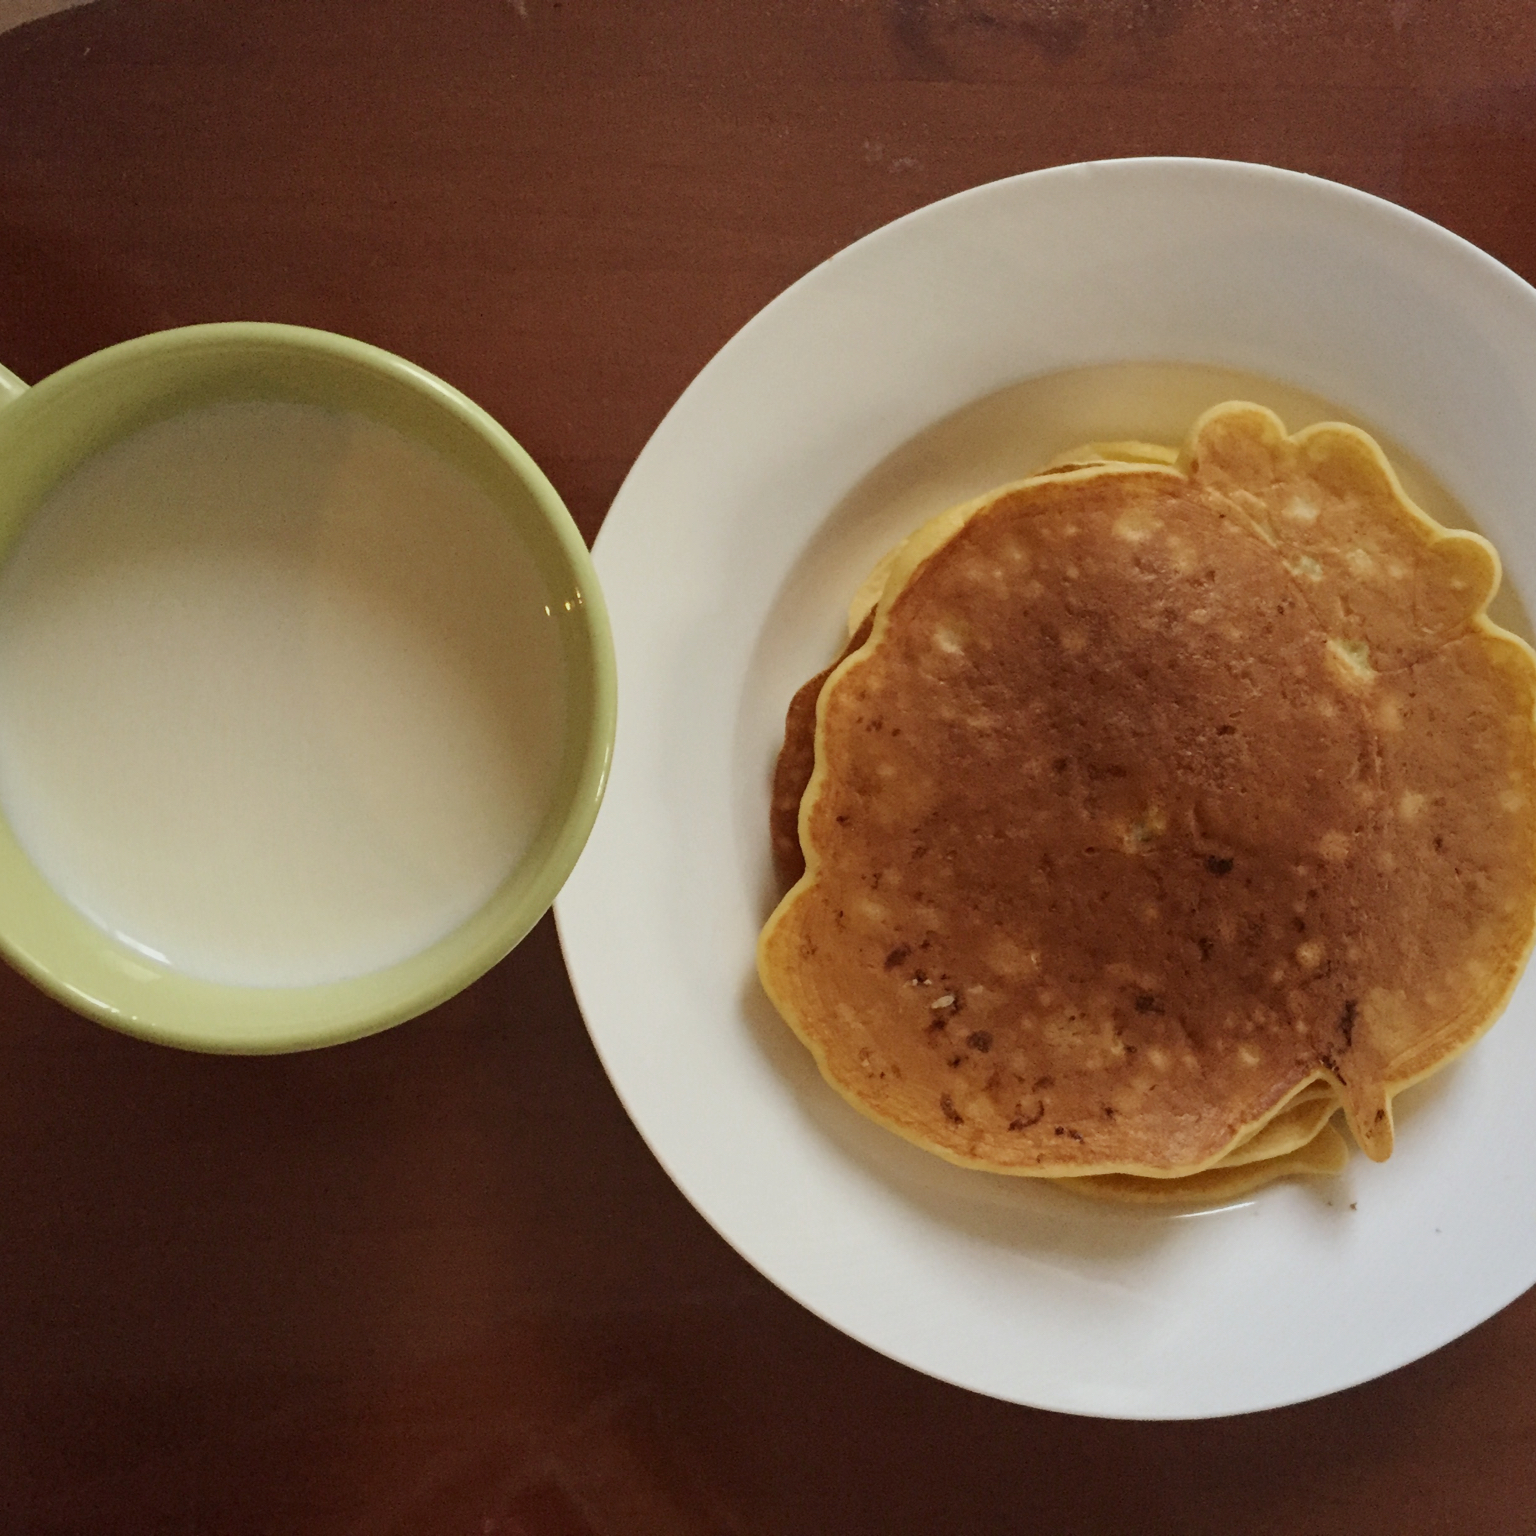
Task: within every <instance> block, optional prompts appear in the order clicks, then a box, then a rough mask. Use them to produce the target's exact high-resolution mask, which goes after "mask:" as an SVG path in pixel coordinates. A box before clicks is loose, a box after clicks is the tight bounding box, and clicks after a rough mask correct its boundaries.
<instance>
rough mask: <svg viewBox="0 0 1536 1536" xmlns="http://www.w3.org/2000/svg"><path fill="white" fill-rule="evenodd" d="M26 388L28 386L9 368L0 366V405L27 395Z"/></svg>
mask: <svg viewBox="0 0 1536 1536" xmlns="http://www.w3.org/2000/svg"><path fill="white" fill-rule="evenodd" d="M26 388H27V386H26V385H25V384H24V383H23V382H22V381H21V380H20V379H18V378H17V377H16V375H15V374H14V373H12V372H11V370H10V369H9V368H7V367H5V366H4V365H3V364H0V405H4V404H5V402H6V401H7V400H14V399H15V398H16V396H17V395H20V394H23V393H25V391H26Z"/></svg>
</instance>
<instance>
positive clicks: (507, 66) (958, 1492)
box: [0, 0, 1536, 1536]
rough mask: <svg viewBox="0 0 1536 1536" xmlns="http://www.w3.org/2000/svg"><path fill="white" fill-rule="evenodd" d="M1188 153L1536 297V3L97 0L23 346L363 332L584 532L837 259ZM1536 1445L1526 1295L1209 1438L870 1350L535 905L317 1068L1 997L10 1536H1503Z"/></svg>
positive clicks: (44, 182) (54, 173)
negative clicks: (1036, 1535) (680, 1186)
mask: <svg viewBox="0 0 1536 1536" xmlns="http://www.w3.org/2000/svg"><path fill="white" fill-rule="evenodd" d="M1145 153H1179V154H1202V155H1221V156H1230V157H1236V158H1244V159H1254V160H1261V161H1268V162H1272V163H1274V164H1277V165H1283V166H1290V167H1294V168H1296V169H1300V170H1306V171H1313V172H1317V173H1319V174H1322V175H1325V176H1330V177H1334V178H1336V179H1338V180H1340V181H1344V182H1348V183H1350V184H1352V185H1354V186H1357V187H1362V188H1365V189H1367V190H1368V191H1371V192H1375V193H1379V194H1381V195H1382V196H1385V197H1388V198H1392V199H1395V200H1397V201H1399V202H1402V203H1404V204H1406V205H1407V206H1408V207H1410V208H1413V209H1415V210H1416V211H1418V212H1420V213H1423V214H1426V215H1428V216H1429V217H1430V218H1432V219H1436V220H1438V221H1440V222H1441V223H1444V224H1446V225H1448V226H1449V227H1450V228H1451V229H1453V230H1455V231H1457V232H1458V233H1460V234H1462V235H1464V236H1466V237H1467V238H1468V239H1470V240H1472V241H1474V242H1476V243H1477V244H1479V245H1481V246H1483V247H1484V248H1485V249H1487V250H1489V251H1491V252H1492V253H1493V254H1494V255H1495V256H1497V257H1499V258H1500V259H1501V260H1503V261H1505V262H1507V263H1509V264H1510V265H1511V266H1512V267H1513V268H1514V269H1515V270H1516V271H1517V272H1520V273H1522V274H1523V275H1524V276H1526V277H1527V278H1536V8H1532V7H1529V6H1526V5H1522V4H1517V3H1514V0H1510V3H1507V4H1501V3H1496V0H1381V3H1366V0H1360V3H1342V0H1273V3H1262V0H1242V3H1240V0H1231V3H1217V0H883V3H880V0H756V3H747V0H667V3H661V0H657V3H651V4H642V3H618V0H614V3H598V0H436V3H431V4H426V3H419V0H238V3H237V0H98V3H96V4H94V5H89V6H85V7H83V8H79V9H73V10H69V11H66V12H63V13H60V14H56V15H52V16H48V17H45V18H43V19H40V20H34V21H31V22H30V23H28V24H26V25H23V26H19V27H17V28H16V29H15V30H13V31H10V32H8V33H6V34H5V35H4V36H0V360H3V361H4V362H5V363H6V364H7V365H8V366H9V367H11V368H12V369H13V370H14V371H16V372H17V373H19V374H20V375H21V376H22V377H24V378H29V379H35V378H39V377H41V376H42V375H44V374H46V373H48V372H50V371H51V370H53V369H55V368H57V367H59V366H61V365H62V364H64V363H67V362H69V361H71V360H72V359H74V358H77V357H80V356H83V355H84V354H86V353H88V352H91V351H93V350H95V349H96V348H98V347H101V346H104V345H106V344H107V343H110V342H114V341H118V340H121V339H123V338H126V337H129V336H133V335H136V334H138V333H141V332H144V331H149V330H155V329H159V328H161V327H165V326H171V325H181V324H186V323H189V322H193V321H202V320H216V319H237V318H251V319H270V320H285V321H293V322H298V323H302V324H307V325H316V326H323V327H326V328H328V329H332V330H338V331H343V332H348V333H350V334H352V335H355V336H359V337H362V338H364V339H365V340H368V341H372V342H376V343H379V344H380V345H382V346H385V347H388V348H390V349H392V350H394V351H397V352H400V353H403V354H404V355H406V356H408V357H410V358H413V359H414V360H416V361H418V362H420V363H422V364H424V365H425V366H426V367H428V368H430V369H432V370H434V371H435V372H437V373H440V374H441V375H443V376H444V377H446V378H447V379H449V380H451V381H452V382H453V383H455V384H457V385H458V386H460V387H461V388H462V389H464V390H465V391H467V392H468V393H469V394H470V395H471V396H473V397H475V398H476V399H478V400H479V401H480V402H481V403H482V404H484V405H485V406H486V407H487V408H489V409H490V410H491V411H492V412H493V413H494V414H495V415H496V416H498V417H499V418H500V419H501V420H502V421H503V422H504V423H505V424H506V425H507V426H508V427H509V428H510V429H511V430H512V432H513V433H514V434H515V435H517V436H518V437H519V438H520V439H521V440H522V442H523V443H524V444H525V445H526V446H527V447H528V448H529V450H530V451H531V452H532V453H533V455H534V456H535V458H536V459H538V460H539V462H540V463H541V464H542V465H543V466H544V467H545V468H546V469H547V471H548V472H549V473H550V475H551V477H552V478H553V480H554V481H555V483H556V485H557V486H558V487H559V488H560V490H561V491H562V492H563V494H564V495H565V497H566V498H567V501H568V503H569V505H570V506H571V508H572V510H573V511H574V513H575V515H576V517H577V519H578V521H579V522H580V524H581V527H582V529H583V531H584V532H585V533H586V534H587V536H588V537H589V538H590V537H591V536H592V535H594V534H595V533H596V531H597V529H598V526H599V524H600V523H601V521H602V517H603V513H604V511H605V509H606V508H607V506H608V504H609V502H610V500H611V499H612V497H613V495H614V493H615V491H616V490H617V488H618V485H619V483H620V480H621V479H622V477H623V475H624V472H625V470H626V468H627V467H628V465H629V464H630V462H631V461H632V460H633V459H634V457H635V455H636V454H637V453H638V451H639V450H640V448H641V446H642V445H643V443H644V442H645V440H646V438H647V436H648V435H649V433H650V432H651V431H652V430H653V428H654V427H655V426H656V423H657V422H658V421H659V420H660V418H661V416H662V414H663V413H664V412H665V411H666V409H667V407H668V405H669V404H670V403H671V402H672V400H673V399H674V398H675V397H676V396H677V394H678V393H679V392H680V391H681V389H682V388H683V387H684V385H685V384H686V383H687V382H688V380H689V379H690V378H691V377H692V375H693V374H694V373H695V372H696V371H697V370H698V369H699V368H700V367H701V366H702V365H703V364H704V363H705V362H706V361H707V359H708V358H709V357H710V355H711V354H712V353H713V352H714V351H715V350H716V349H717V348H718V347H720V346H721V345H722V343H724V342H725V341H726V340H727V338H728V337H729V336H730V335H731V334H732V333H733V332H734V331H735V330H736V329H737V327H739V326H740V325H741V324H742V323H743V322H744V321H746V320H747V319H748V318H749V317H750V316H751V315H752V314H753V313H754V312H755V311H756V310H757V309H759V308H760V307H761V306H762V305H763V304H765V303H766V302H767V301H768V300H769V299H771V298H772V297H773V296H774V295H775V294H776V293H777V292H778V291H779V290H780V289H782V288H783V287H784V286H785V285H786V284H788V283H789V282H791V281H792V280H793V279H795V278H796V277H798V276H800V275H801V274H802V273H803V272H805V271H806V270H807V269H808V268H810V267H811V266H813V265H814V264H815V263H817V262H818V261H820V260H821V259H823V258H824V257H826V256H829V255H831V254H832V253H833V252H834V251H836V250H837V249H839V248H840V247H841V246H843V245H846V244H847V243H848V242H849V241H851V240H853V239H855V238H856V237H858V236H859V235H862V234H864V233H866V232H867V231H869V230H871V229H874V228H875V227H877V226H878V225H880V224H883V223H885V222H886V221H887V220H889V219H891V218H893V217H895V216H897V215H898V214H901V213H905V212H907V211H908V210H910V209H912V208H915V207H918V206H919V205H921V204H923V203H926V202H929V201H931V200H933V199H935V198H938V197H942V196H944V195H945V194H947V193H950V192H954V191H957V190H959V189H961V188H964V187H968V186H972V185H974V184H976V183H978V182H983V181H987V180H991V179H993V178H995V177H999V176H1004V175H1008V174H1011V173H1014V172H1018V171H1025V170H1030V169H1033V168H1036V167H1039V166H1045V165H1051V164H1055V163H1059V162H1063V161H1071V160H1080V159H1089V158H1094V157H1099V156H1106V155H1124V154H1145ZM1533 1214H1536V1213H1533V1212H1531V1211H1529V1210H1519V1211H1511V1212H1510V1213H1509V1215H1510V1220H1511V1222H1529V1221H1530V1220H1532V1219H1533ZM1391 1283H1392V1277H1391V1276H1390V1275H1384V1276H1383V1277H1382V1284H1383V1286H1384V1287H1385V1286H1390V1285H1391ZM1295 1347H1296V1348H1297V1349H1298V1350H1302V1349H1306V1348H1307V1347H1308V1340H1306V1339H1305V1338H1298V1339H1297V1340H1296V1341H1295ZM1533 1446H1536V1298H1533V1297H1532V1296H1529V1295H1528V1296H1527V1297H1526V1298H1525V1299H1524V1300H1522V1301H1520V1302H1517V1303H1516V1304H1515V1305H1513V1306H1512V1307H1510V1308H1509V1309H1507V1310H1506V1311H1505V1312H1504V1313H1502V1314H1501V1315H1500V1316H1498V1317H1496V1318H1494V1319H1492V1320H1491V1321H1490V1322H1488V1323H1486V1324H1485V1325H1483V1326H1482V1327H1481V1328H1479V1329H1477V1330H1475V1331H1474V1332H1473V1333H1472V1334H1471V1335H1469V1336H1468V1337H1466V1338H1463V1339H1462V1340H1460V1341H1459V1342H1457V1343H1455V1344H1453V1345H1451V1346H1449V1347H1448V1348H1446V1349H1444V1350H1442V1351H1440V1352H1439V1353H1437V1354H1435V1355H1433V1356H1431V1357H1430V1358H1428V1359H1426V1360H1424V1361H1421V1362H1420V1363H1418V1364H1416V1365H1413V1366H1410V1367H1408V1368H1407V1369H1405V1370H1402V1371H1399V1372H1397V1373H1396V1374H1394V1375H1392V1376H1390V1377H1388V1378H1386V1379H1384V1380H1381V1381H1378V1382H1375V1383H1373V1384H1371V1385H1368V1386H1364V1387H1361V1388H1358V1389H1356V1390H1354V1391H1350V1392H1347V1393H1343V1394H1340V1395H1338V1396H1336V1397H1333V1398H1329V1399H1326V1400H1324V1401H1321V1402H1317V1403H1312V1404H1307V1405H1304V1406H1301V1407H1296V1408H1292V1409H1286V1410H1282V1411H1278V1412H1274V1413H1268V1414H1260V1415H1253V1416H1250V1417H1245V1418H1238V1419H1231V1420H1225V1421H1218V1422H1209V1423H1195V1424H1163V1425H1138V1424H1121V1423H1101V1422H1094V1421H1089V1420H1081V1419H1074V1418H1069V1417H1064V1416H1058V1415H1052V1414H1046V1413H1040V1412H1034V1411H1030V1410H1027V1409H1022V1408H1016V1407H1011V1406H1008V1405H1004V1404H1000V1403H996V1402H992V1401H989V1400H986V1399H983V1398H979V1397H974V1396H971V1395H969V1394H967V1393H964V1392H961V1391H958V1390H955V1389H953V1388H950V1387H946V1386H942V1385H940V1384H938V1383H936V1382H934V1381H931V1380H928V1379H926V1378H924V1377H922V1376H919V1375H917V1374H915V1373H913V1372H911V1371H908V1370H906V1369H904V1368H902V1367H900V1366H897V1365H894V1364H892V1363H890V1362H888V1361H886V1360H884V1359H882V1358H880V1357H878V1356H876V1355H874V1354H873V1353H871V1352H869V1351H868V1350H865V1349H864V1348H862V1347H861V1346H859V1345H857V1344H854V1343H852V1342H851V1341H849V1340H848V1339H846V1338H844V1337H843V1336H841V1335H840V1334H838V1333H836V1332H834V1331H833V1330H832V1329H830V1328H828V1327H827V1326H825V1325H824V1324H822V1323H820V1322H819V1321H817V1320H816V1319H814V1318H812V1317H811V1316H809V1315H808V1314H806V1313H805V1312H803V1311H802V1310H801V1309H800V1308H799V1307H797V1306H796V1305H795V1304H794V1303H793V1302H791V1301H789V1300H788V1299H786V1298H785V1297H783V1296H782V1295H780V1294H779V1293H778V1292H777V1291H776V1290H775V1289H774V1288H773V1287H772V1286H771V1285H769V1284H768V1282H766V1281H765V1280H763V1279H761V1278H760V1277H759V1276H758V1275H757V1274H755V1273H754V1272H753V1271H752V1270H750V1269H749V1268H748V1267H747V1266H746V1265H745V1264H744V1263H743V1262H742V1261H741V1260H740V1259H738V1258H737V1257H736V1256H735V1255H734V1254H733V1253H732V1252H731V1251H730V1250H729V1249H727V1248H726V1246H725V1245H724V1244H723V1243H722V1242H721V1241H720V1240H719V1239H718V1238H716V1237H715V1236H714V1234H713V1233H712V1232H711V1231H710V1230H709V1228H707V1227H706V1226H705V1224H704V1223H703V1221H702V1220H701V1219H700V1218H699V1217H698V1216H696V1215H695V1214H694V1213H693V1211H692V1210H691V1209H690V1208H689V1207H688V1206H687V1204H686V1203H685V1202H684V1201H683V1199H682V1197H681V1196H680V1195H679V1194H677V1193H676V1191H675V1190H674V1189H673V1188H672V1186H671V1185H670V1183H669V1182H668V1180H667V1179H666V1177H665V1175H664V1174H663V1173H662V1172H661V1170H660V1169H659V1168H658V1167H657V1166H656V1164H655V1163H654V1162H653V1161H652V1159H651V1158H650V1156H649V1154H648V1153H647V1152H646V1150H645V1148H644V1147H643V1146H642V1144H641V1142H640V1140H639V1138H638V1136H637V1135H636V1134H635V1132H634V1130H633V1129H632V1128H631V1127H630V1125H629V1123H628V1121H627V1120H626V1118H625V1116H624V1114H623V1111H622V1110H621V1109H620V1107H619V1105H618V1103H617V1101H616V1099H615V1098H614V1096H613V1094H612V1092H611V1090H610V1089H609V1087H608V1085H607V1082H606V1080H605V1078H604V1077H603V1074H602V1071H601V1069H600V1067H599V1066H598V1063H597V1061H596V1058H595V1057H594V1055H593V1052H592V1050H591V1047H590V1046H589V1044H588V1041H587V1037H586V1034H585V1031H584V1029H583V1027H582V1023H581V1019H580V1017H579V1015H578V1013H577V1010H576V1007H575V1003H574V1001H573V999H572V995H571V991H570V987H569V984H568V982H567V980H566V976H565V972H564V968H563V966H562V963H561V958H560V954H559V949H558V946H557V943H556V941H555V937H554V932H553V928H552V926H551V925H550V923H549V922H548V921H546V922H545V923H544V924H543V925H541V927H540V928H539V929H538V930H536V932H535V933H534V934H533V936H532V937H531V938H530V939H529V940H528V941H527V942H526V943H525V944H524V945H523V946H522V948H521V949H520V950H519V951H518V952H517V953H516V954H515V955H513V956H512V957H511V958H510V959H509V960H507V961H506V962H505V963H504V964H503V965H501V966H500V967H499V968H497V969H496V970H495V971H494V972H492V973H491V974H490V975H489V976H488V977H486V978H485V979H484V980H483V981H482V982H480V983H479V984H478V985H476V986H474V987H472V988H471V989H470V990H469V991H468V992H467V993H465V994H464V995H462V996H461V997H459V998H457V999H456V1000H454V1001H453V1002H452V1003H450V1004H448V1005H446V1006H445V1007H443V1008H441V1009H439V1010H438V1011H437V1012H436V1013H434V1014H432V1015H430V1016H428V1017H426V1018H423V1019H420V1020H417V1021H415V1022H414V1023H411V1024H407V1025H404V1026H402V1027H400V1028H398V1029H396V1030H393V1031H391V1032H389V1033H387V1034H385V1035H382V1036H379V1037H377V1038H375V1039H372V1040H368V1041H364V1042H361V1043H359V1044H356V1045H350V1046H345V1047H341V1048H338V1049H334V1050H328V1051H322V1052H318V1053H315V1054H312V1055H306V1056H298V1057H288V1058H279V1059H266V1060H236V1059H218V1058H211V1057H199V1056H192V1055H183V1054H178V1053H175V1052H172V1051H168V1050H162V1049H157V1048H155V1047H152V1046H148V1045H143V1044H139V1043H137V1042H134V1041H131V1040H127V1039H123V1038H120V1037H117V1036H115V1035H112V1034H110V1033H109V1032H107V1031H106V1030H104V1029H101V1028H98V1027H96V1026H94V1025H91V1024H87V1023H85V1022H83V1021H81V1020H79V1019H77V1018H75V1017H73V1016H72V1015H70V1014H69V1013H66V1012H64V1011H63V1010H62V1009H60V1008H59V1007H57V1006H55V1005H54V1004H52V1003H50V1002H49V1001H47V1000H46V999H44V998H43V997H42V996H41V995H39V994H38V993H36V992H35V991H33V990H32V989H31V988H30V987H29V986H28V985H27V984H25V983H24V982H22V981H21V980H19V979H18V978H16V977H15V976H13V975H11V974H10V973H8V972H5V973H0V1529H3V1530H4V1531H6V1532H28V1533H30V1532H38V1533H63V1532H71V1533H73V1532H90V1533H116V1532H124V1533H135V1536H151V1533H162V1532H163V1533H176V1536H193V1533H209V1536H213V1533H231V1536H236V1533H240V1536H243V1533H247V1532H249V1533H255V1532H284V1533H306V1536H307V1533H311V1532H314V1533H320V1532H325V1533H349V1536H351V1533H356V1536H363V1533H367V1536H383V1533H397V1532H398V1533H407V1532H432V1533H437V1532H443V1533H455V1536H456V1533H463V1536H594V1533H595V1536H652V1533H655V1536H662V1533H667V1536H695V1533H698V1536H704V1533H716V1532H722V1533H723V1532H730V1533H751V1536H769V1533H772V1536H821V1533H827V1536H840V1533H847V1536H862V1533H871V1536H875V1533H879V1536H893V1533H907V1532H911V1533H936V1536H937V1533H950V1532H1015V1531H1017V1532H1037V1531H1038V1532H1052V1533H1062V1536H1064V1533H1074V1536H1079V1533H1097V1532H1108V1533H1118V1532H1127V1533H1136V1536H1165V1533H1166V1536H1204V1533H1212V1536H1214V1533H1217V1532H1220V1533H1224V1536H1229V1533H1255V1536H1281V1533H1285V1536H1290V1533H1297V1536H1303V1533H1304V1536H1331V1533H1346V1532H1348V1533H1350V1536H1358V1533H1360V1532H1362V1531H1367V1530H1408V1531H1412V1532H1414V1533H1416V1536H1437V1533H1457V1536H1459V1533H1462V1532H1468V1533H1471V1532H1476V1533H1480V1536H1482V1533H1487V1536H1502V1533H1516V1532H1526V1531H1531V1530H1536V1450H1533Z"/></svg>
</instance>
